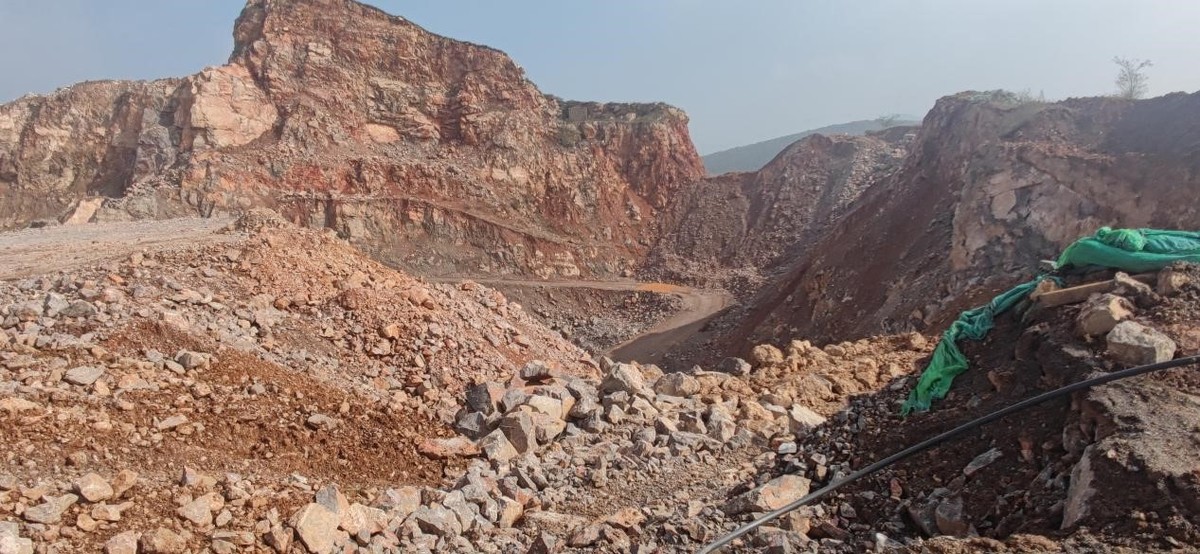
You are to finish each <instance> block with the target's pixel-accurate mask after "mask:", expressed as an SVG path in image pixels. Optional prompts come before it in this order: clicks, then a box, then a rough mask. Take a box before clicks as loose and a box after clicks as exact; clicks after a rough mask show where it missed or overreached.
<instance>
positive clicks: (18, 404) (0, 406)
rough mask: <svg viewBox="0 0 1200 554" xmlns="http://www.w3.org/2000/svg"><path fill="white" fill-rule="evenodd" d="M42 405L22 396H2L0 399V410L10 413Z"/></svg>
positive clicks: (17, 412) (34, 408)
mask: <svg viewBox="0 0 1200 554" xmlns="http://www.w3.org/2000/svg"><path fill="white" fill-rule="evenodd" d="M41 407H42V405H41V404H38V403H37V402H30V401H28V400H25V399H24V398H4V399H0V411H4V412H8V413H10V414H19V413H21V412H25V411H29V410H36V409H38V408H41Z"/></svg>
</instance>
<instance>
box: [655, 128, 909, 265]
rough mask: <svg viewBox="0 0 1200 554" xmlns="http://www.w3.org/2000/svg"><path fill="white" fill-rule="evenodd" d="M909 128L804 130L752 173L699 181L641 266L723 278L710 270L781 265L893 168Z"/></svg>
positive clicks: (678, 204) (669, 217)
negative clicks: (862, 132)
mask: <svg viewBox="0 0 1200 554" xmlns="http://www.w3.org/2000/svg"><path fill="white" fill-rule="evenodd" d="M910 131H912V128H896V129H893V130H891V131H889V132H888V133H879V134H874V135H871V136H849V135H838V136H832V137H827V136H823V135H811V136H809V137H806V138H803V139H801V140H798V141H796V142H795V143H794V144H792V145H791V146H789V147H788V148H787V149H785V150H784V151H783V152H782V153H780V154H779V155H778V156H776V157H775V159H774V160H772V161H771V162H770V163H769V164H767V165H766V166H765V167H763V168H762V169H761V170H759V171H756V172H753V173H729V174H725V175H721V176H717V177H709V178H707V179H705V180H703V181H700V182H699V183H697V184H696V185H695V186H694V187H690V188H688V189H686V190H685V191H683V193H682V194H680V197H679V199H678V200H677V201H676V202H675V203H674V204H673V205H672V206H671V209H670V210H669V211H668V212H667V214H666V216H665V217H664V218H663V222H662V231H661V232H660V237H659V241H658V242H657V243H656V244H655V248H654V250H653V252H652V256H651V258H650V260H649V262H648V265H649V266H650V267H652V268H653V269H655V270H657V271H663V272H664V273H666V275H667V276H669V277H672V278H676V279H683V280H688V281H700V282H711V281H712V280H713V279H714V277H715V278H716V280H717V281H720V280H722V276H723V274H722V273H721V272H715V271H714V269H716V268H724V269H729V270H734V271H737V270H742V271H746V270H750V271H763V270H770V269H774V268H776V267H778V266H780V265H786V264H787V263H789V262H791V261H792V260H794V259H796V258H797V257H798V256H801V255H803V254H804V253H805V252H806V251H807V250H808V249H809V247H810V246H811V244H812V243H813V242H815V241H816V240H817V239H819V238H820V237H821V236H822V235H823V234H824V232H825V231H826V230H827V229H828V227H829V226H831V225H832V224H834V223H836V222H837V221H838V220H839V219H840V218H841V217H842V216H844V215H845V214H846V213H847V212H848V211H849V210H850V209H851V208H852V207H853V206H854V204H855V202H856V201H857V200H858V199H859V198H860V197H862V195H863V194H864V193H865V192H866V191H868V190H870V189H871V188H872V187H873V186H875V185H877V184H879V183H882V182H885V181H886V179H887V178H888V177H889V176H890V175H891V174H892V173H893V172H895V170H896V169H897V168H899V166H900V163H901V161H903V159H904V155H905V154H906V150H905V146H906V144H907V143H908V141H909V140H911V136H912V135H911V134H909V133H910Z"/></svg>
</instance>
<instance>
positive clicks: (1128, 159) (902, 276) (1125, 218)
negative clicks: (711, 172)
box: [662, 93, 1200, 366]
mask: <svg viewBox="0 0 1200 554" xmlns="http://www.w3.org/2000/svg"><path fill="white" fill-rule="evenodd" d="M1198 138H1200V94H1182V93H1179V94H1172V95H1168V96H1164V97H1161V98H1153V99H1148V100H1140V101H1125V100H1118V99H1110V98H1085V99H1072V100H1066V101H1063V102H1057V103H1022V102H1019V101H1017V100H1016V99H1015V98H1014V97H1012V96H1011V95H1008V94H1005V93H962V94H958V95H955V96H951V97H947V98H943V99H942V100H940V101H939V102H938V103H937V105H936V106H935V108H934V109H933V110H932V111H931V112H930V113H929V115H928V116H926V118H925V121H924V123H923V125H922V126H921V127H920V129H919V130H918V131H917V132H916V135H915V137H913V138H912V142H911V144H909V146H908V148H907V154H906V155H905V156H904V157H903V158H902V159H899V160H897V162H898V163H897V164H896V166H893V167H891V168H888V169H886V171H885V172H884V173H882V174H878V173H876V175H879V177H878V179H877V180H874V181H871V182H872V183H873V184H872V186H869V187H864V188H862V189H861V192H860V193H859V194H857V195H856V196H853V197H852V198H854V200H853V201H852V202H851V203H850V204H849V205H848V207H847V208H846V209H844V210H842V211H841V212H837V211H835V212H834V215H833V216H832V217H829V218H827V219H824V220H823V221H824V222H825V224H824V225H822V226H819V227H817V228H816V230H815V232H812V231H810V229H813V227H812V226H811V224H809V226H806V225H805V223H806V222H807V221H811V220H806V219H805V218H804V217H796V216H795V215H794V214H793V215H792V216H791V218H790V219H783V220H781V221H780V223H779V227H780V228H782V229H786V228H789V227H790V228H791V229H792V232H793V236H795V237H805V240H800V241H799V242H798V243H797V246H796V247H795V248H793V249H791V250H790V251H789V250H786V249H783V250H782V252H788V254H786V255H777V256H774V257H772V256H758V257H757V258H753V257H752V258H751V259H748V260H746V259H744V258H743V259H740V260H739V259H738V258H737V256H738V255H741V252H743V251H744V252H747V253H750V254H752V255H753V254H754V253H756V252H763V251H764V250H762V249H756V248H755V247H754V243H753V242H752V241H751V242H747V241H746V239H742V238H741V236H740V235H739V234H737V233H724V234H722V233H720V232H712V231H709V232H708V233H707V235H704V234H699V233H693V235H694V236H697V237H699V238H698V240H696V242H695V244H689V243H688V242H686V241H680V240H678V236H680V235H679V234H676V235H671V234H669V233H668V234H664V238H663V241H671V240H673V241H675V243H676V244H682V245H684V246H685V247H686V248H684V249H682V251H683V252H687V253H688V254H687V256H685V257H684V259H686V258H687V257H691V258H697V259H707V260H720V259H721V256H722V254H721V253H722V252H735V253H737V255H733V256H730V255H725V256H726V258H727V259H732V260H734V261H733V263H730V264H729V265H728V266H726V267H730V268H732V271H735V272H742V273H748V272H751V271H758V270H760V268H763V267H767V265H766V263H767V262H769V260H775V266H776V267H778V268H780V270H779V271H778V272H777V273H772V274H768V275H766V276H765V278H764V279H762V280H761V283H762V285H761V286H759V287H757V288H753V290H756V291H757V292H753V293H752V294H748V295H747V296H746V298H745V299H744V301H743V302H742V304H743V305H744V306H746V308H745V309H743V310H734V311H730V312H728V313H726V314H724V315H723V316H722V317H721V318H719V319H718V321H715V322H714V323H713V324H712V325H713V326H714V327H715V328H717V329H719V330H720V332H719V333H718V334H719V335H721V336H719V337H717V338H716V339H713V338H711V337H699V338H697V339H696V340H693V341H691V342H689V343H685V344H683V345H682V346H680V347H679V348H678V349H677V350H676V353H677V354H679V356H677V357H678V358H679V359H680V360H681V365H684V366H686V365H687V364H689V363H691V361H693V360H696V359H699V360H712V359H715V358H718V357H719V356H723V355H728V353H729V352H738V351H741V352H745V351H747V350H748V349H749V347H750V346H751V345H753V344H755V343H757V342H762V341H764V340H768V339H769V340H786V339H788V338H812V339H814V340H832V339H846V338H853V337H860V336H867V335H870V334H873V333H879V332H901V331H906V330H927V329H928V330H937V329H940V328H941V326H943V325H945V324H946V323H947V322H948V321H949V319H951V318H953V317H954V316H955V315H956V314H957V312H958V311H959V310H961V309H962V308H965V307H968V306H969V305H971V304H973V303H975V302H978V301H981V300H983V299H986V298H989V297H990V295H991V294H993V293H995V292H997V291H999V290H1003V289H1004V288H1007V287H1008V286H1010V285H1011V284H1013V283H1014V282H1016V281H1017V280H1020V279H1023V278H1025V276H1026V275H1027V272H1028V271H1029V270H1030V269H1031V268H1034V267H1036V266H1037V263H1038V261H1039V260H1042V259H1049V258H1055V257H1057V255H1058V253H1059V252H1060V251H1061V249H1062V248H1064V247H1065V246H1067V245H1068V244H1069V243H1070V242H1072V241H1073V240H1075V239H1077V238H1079V237H1080V236H1084V235H1089V234H1091V233H1093V232H1095V230H1096V229H1097V228H1099V227H1102V226H1114V227H1164V228H1182V229H1195V228H1200V212H1198V211H1197V208H1196V207H1195V206H1194V202H1192V201H1191V199H1192V198H1193V197H1194V196H1195V193H1196V191H1197V190H1198V189H1200V178H1198V177H1197V175H1200V173H1197V171H1196V169H1197V164H1198V163H1200V162H1197V160H1200V150H1198V147H1197V144H1200V141H1198ZM845 140H853V141H856V143H857V142H858V141H863V140H871V138H870V137H868V138H866V139H843V141H845ZM803 144H804V141H802V142H801V143H798V144H797V145H795V146H793V147H792V149H797V148H798V147H799V146H800V145H803ZM785 155H786V153H785ZM810 160H811V162H812V165H811V166H809V165H807V164H808V163H809V162H810ZM780 161H782V160H779V159H777V160H776V162H773V163H772V165H775V164H776V163H778V162H780ZM846 163H847V160H845V159H839V158H836V157H824V158H822V157H815V158H810V157H803V158H800V159H799V160H795V161H792V162H791V164H792V165H793V166H794V167H796V173H797V174H799V175H804V176H820V175H823V174H831V173H833V169H836V168H837V167H839V166H845V164H846ZM770 167H771V166H768V168H767V169H769V168H770ZM868 167H870V166H868ZM884 167H886V165H884ZM801 168H803V169H801ZM767 169H764V172H765V171H767ZM860 171H861V169H860ZM868 174H869V173H868ZM763 175H764V173H763V172H760V173H759V174H755V175H753V176H747V175H737V174H735V175H727V176H723V177H720V178H718V179H716V180H715V181H714V182H713V183H712V184H710V185H709V186H715V184H716V183H720V182H725V183H727V190H738V188H739V187H740V186H742V185H741V184H740V183H744V182H746V181H747V180H749V179H755V178H761V177H762V176H763ZM784 175H786V173H785V174H784ZM810 178H811V177H810ZM730 181H737V182H738V183H735V184H731V185H730V184H728V183H729V182H730ZM781 182H786V181H782V180H781V179H780V178H779V177H775V178H774V179H770V180H765V181H763V188H766V189H769V188H770V187H771V186H779V183H781ZM821 183H822V184H824V183H825V181H823V180H822V181H821ZM814 190H818V191H825V194H832V193H834V192H837V190H838V189H836V188H832V187H830V186H829V185H826V188H825V189H821V188H816V189H814ZM851 190H853V189H851ZM710 197H711V196H710ZM730 197H731V198H736V197H737V195H735V194H732V193H731V194H730ZM816 198H820V197H819V196H818V197H816ZM728 204H731V205H736V204H737V202H729V203H728ZM812 205H813V202H812V201H811V200H810V201H809V202H808V203H806V204H805V206H812ZM808 209H812V208H811V207H809V208H808ZM700 211H702V210H700ZM695 212H696V211H695V210H694V211H693V212H692V213H695ZM735 213H752V212H751V211H750V210H747V209H745V208H740V209H739V210H735ZM800 213H801V214H803V212H800ZM726 220H729V218H726ZM686 227H687V225H686V223H685V224H684V225H682V226H680V227H679V228H681V229H683V228H686ZM695 227H696V228H698V229H702V228H704V227H703V226H701V225H695ZM736 227H740V226H735V228H736ZM717 229H721V227H719V226H718V227H717ZM683 236H687V235H686V234H684V235H683ZM754 236H770V234H769V233H765V234H764V233H763V232H758V233H755V235H754ZM780 236H783V237H784V238H783V240H787V234H786V233H782V234H781V235H780ZM767 244H768V245H769V246H770V248H776V249H781V248H783V247H781V246H780V238H779V236H776V237H774V238H772V239H771V240H769V241H768V242H767ZM674 249H675V250H677V251H678V250H681V249H680V248H679V247H678V246H675V247H674ZM670 250H671V249H667V250H666V251H668V252H669V251H670ZM663 259H667V260H669V258H668V257H664V258H663ZM662 265H663V266H665V267H668V268H669V267H672V264H670V263H666V264H662ZM746 289H751V287H746Z"/></svg>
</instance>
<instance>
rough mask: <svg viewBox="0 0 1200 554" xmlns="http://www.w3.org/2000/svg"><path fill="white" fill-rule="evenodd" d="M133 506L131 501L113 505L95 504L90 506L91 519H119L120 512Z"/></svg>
mask: <svg viewBox="0 0 1200 554" xmlns="http://www.w3.org/2000/svg"><path fill="white" fill-rule="evenodd" d="M131 507H133V503H132V502H126V503H124V504H120V505H117V506H114V505H112V504H97V505H95V506H93V507H92V519H94V520H96V521H121V512H123V511H125V510H126V509H128V508H131Z"/></svg>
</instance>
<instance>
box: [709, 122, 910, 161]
mask: <svg viewBox="0 0 1200 554" xmlns="http://www.w3.org/2000/svg"><path fill="white" fill-rule="evenodd" d="M917 123H919V122H918V121H916V120H914V119H912V118H901V119H897V120H896V122H895V123H893V124H892V125H893V126H897V125H915V124H917ZM879 129H880V125H879V122H878V121H876V120H874V119H864V120H861V121H851V122H849V123H839V124H837V125H830V126H828V127H821V128H820V129H812V130H809V131H804V132H800V133H796V134H794V135H787V136H785V137H779V138H773V139H770V140H764V141H762V142H756V143H754V144H748V145H746V146H738V147H737V148H730V149H729V150H722V151H720V152H713V153H712V154H709V155H707V156H704V157H702V158H701V159H703V160H704V168H705V169H706V170H708V174H709V175H720V174H722V173H729V172H730V171H758V170H759V169H762V167H763V166H764V165H767V162H769V161H771V160H772V159H774V158H775V156H776V155H778V154H779V153H780V152H782V151H783V149H784V148H787V147H788V145H789V144H791V143H793V142H796V141H798V140H800V139H802V138H804V137H807V136H808V135H815V134H822V135H862V134H865V133H866V132H867V131H878V130H879Z"/></svg>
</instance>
